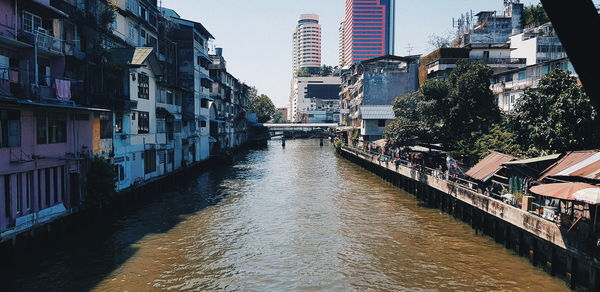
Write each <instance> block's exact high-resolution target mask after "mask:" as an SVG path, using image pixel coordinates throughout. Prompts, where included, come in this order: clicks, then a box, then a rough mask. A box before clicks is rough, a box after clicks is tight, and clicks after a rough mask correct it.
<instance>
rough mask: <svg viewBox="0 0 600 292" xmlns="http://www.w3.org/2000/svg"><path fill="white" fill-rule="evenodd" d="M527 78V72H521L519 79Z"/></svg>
mask: <svg viewBox="0 0 600 292" xmlns="http://www.w3.org/2000/svg"><path fill="white" fill-rule="evenodd" d="M525 78H527V74H526V73H525V72H519V80H525Z"/></svg>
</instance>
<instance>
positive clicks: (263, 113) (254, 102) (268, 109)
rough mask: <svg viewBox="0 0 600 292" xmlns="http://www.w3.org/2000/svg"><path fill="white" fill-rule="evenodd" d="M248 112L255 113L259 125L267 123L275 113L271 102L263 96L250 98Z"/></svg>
mask: <svg viewBox="0 0 600 292" xmlns="http://www.w3.org/2000/svg"><path fill="white" fill-rule="evenodd" d="M250 111H251V112H253V113H256V116H257V118H258V122H259V123H266V122H268V121H269V120H271V118H272V117H273V115H275V112H276V110H275V105H274V104H273V101H271V99H270V98H269V97H268V96H266V95H264V94H261V95H258V96H252V97H251V98H250Z"/></svg>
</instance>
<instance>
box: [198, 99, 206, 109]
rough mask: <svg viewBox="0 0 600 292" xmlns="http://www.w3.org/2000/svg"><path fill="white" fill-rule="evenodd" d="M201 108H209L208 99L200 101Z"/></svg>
mask: <svg viewBox="0 0 600 292" xmlns="http://www.w3.org/2000/svg"><path fill="white" fill-rule="evenodd" d="M200 107H201V108H208V100H207V99H204V98H203V99H201V100H200Z"/></svg>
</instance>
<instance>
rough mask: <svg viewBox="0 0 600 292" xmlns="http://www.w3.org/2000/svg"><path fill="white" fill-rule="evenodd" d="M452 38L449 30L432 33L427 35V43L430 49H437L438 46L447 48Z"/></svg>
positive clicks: (450, 44)
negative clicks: (441, 32)
mask: <svg viewBox="0 0 600 292" xmlns="http://www.w3.org/2000/svg"><path fill="white" fill-rule="evenodd" d="M452 39H453V35H452V33H451V32H448V33H446V34H432V35H429V39H428V40H427V44H428V45H429V46H430V48H431V49H432V50H437V49H440V48H449V47H451V46H452Z"/></svg>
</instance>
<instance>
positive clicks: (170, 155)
mask: <svg viewBox="0 0 600 292" xmlns="http://www.w3.org/2000/svg"><path fill="white" fill-rule="evenodd" d="M167 163H175V151H174V150H169V153H168V157H167Z"/></svg>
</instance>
